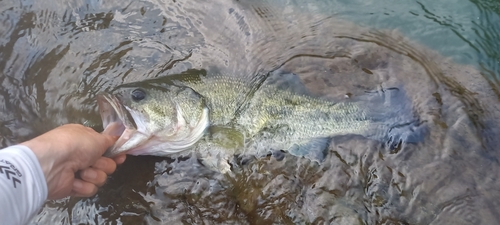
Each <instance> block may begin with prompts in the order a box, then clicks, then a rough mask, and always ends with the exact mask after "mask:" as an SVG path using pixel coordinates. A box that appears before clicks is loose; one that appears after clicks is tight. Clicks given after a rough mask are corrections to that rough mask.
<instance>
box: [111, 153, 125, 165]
mask: <svg viewBox="0 0 500 225" xmlns="http://www.w3.org/2000/svg"><path fill="white" fill-rule="evenodd" d="M125 159H127V155H125V154H124V155H119V156H116V157H114V158H113V160H115V162H116V164H122V163H124V162H125Z"/></svg>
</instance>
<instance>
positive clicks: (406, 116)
mask: <svg viewBox="0 0 500 225" xmlns="http://www.w3.org/2000/svg"><path fill="white" fill-rule="evenodd" d="M356 101H357V102H360V106H363V107H366V115H367V117H368V119H369V120H371V121H372V122H373V123H372V127H371V128H370V129H369V132H368V134H367V135H365V136H366V137H368V138H371V139H375V140H379V141H381V142H383V143H384V144H385V145H386V146H387V147H388V148H390V149H395V148H398V147H399V146H400V145H402V144H406V143H419V142H421V141H423V139H424V138H425V136H426V134H427V132H428V131H427V127H426V126H425V123H424V121H421V120H420V118H419V117H418V115H416V113H415V112H414V110H413V105H412V102H411V101H410V99H409V98H408V97H407V96H406V93H405V92H404V90H403V89H401V88H388V89H383V90H377V91H372V92H367V94H366V95H363V96H360V97H358V98H357V99H356ZM361 104H362V105H361Z"/></svg>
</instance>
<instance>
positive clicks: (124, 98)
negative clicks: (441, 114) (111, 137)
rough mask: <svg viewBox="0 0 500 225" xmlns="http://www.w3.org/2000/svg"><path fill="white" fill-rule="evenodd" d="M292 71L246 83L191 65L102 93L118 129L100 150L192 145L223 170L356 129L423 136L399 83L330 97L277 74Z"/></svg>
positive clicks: (385, 137) (106, 117)
mask: <svg viewBox="0 0 500 225" xmlns="http://www.w3.org/2000/svg"><path fill="white" fill-rule="evenodd" d="M290 77H292V78H290ZM280 79H281V80H280ZM290 79H291V80H294V79H296V80H298V78H296V76H295V75H293V74H291V75H290V74H289V75H287V76H283V75H280V77H278V79H276V78H274V79H267V80H264V82H256V83H254V84H253V85H249V84H248V82H243V81H241V80H239V79H237V78H232V77H224V76H207V75H206V74H205V73H198V72H196V73H193V72H192V71H191V72H187V73H184V74H179V75H176V76H169V77H166V78H161V79H155V80H150V81H144V82H138V83H133V84H125V85H121V86H119V87H117V88H116V89H115V90H113V91H112V93H101V94H100V95H99V96H98V105H99V111H100V114H101V117H102V120H103V126H104V127H105V128H106V127H107V126H110V125H111V124H113V125H114V126H118V127H120V129H119V132H118V133H119V134H121V136H120V138H119V139H118V141H117V142H116V144H115V145H114V146H113V147H111V148H110V149H109V150H108V151H107V153H106V155H107V156H115V155H118V154H131V155H155V156H168V155H173V154H182V153H186V152H191V151H187V150H193V151H194V152H196V154H197V155H198V157H199V158H200V159H201V160H202V162H203V164H204V165H205V166H207V167H209V168H211V169H214V170H217V171H220V172H222V173H225V172H228V171H229V170H230V162H231V159H232V158H233V157H234V155H241V154H251V155H264V154H268V153H269V152H272V151H280V150H284V151H287V152H289V153H290V154H292V155H296V156H304V157H307V158H309V159H312V160H316V161H319V162H321V160H322V159H323V158H324V156H325V154H326V150H327V148H328V144H329V139H330V138H331V137H333V136H338V135H347V134H356V135H362V136H364V137H367V138H370V139H374V140H378V141H381V142H383V143H385V144H386V145H387V146H388V147H391V146H393V145H398V144H402V143H403V144H404V143H407V142H418V141H419V140H420V139H421V138H422V137H421V136H422V134H421V132H415V130H416V128H418V127H419V125H420V122H419V121H418V118H416V117H415V116H414V115H413V113H412V109H411V106H410V104H409V103H408V102H409V100H408V99H406V96H405V95H404V93H403V91H401V90H400V89H398V88H393V89H385V90H381V91H374V92H371V93H367V94H366V96H361V97H359V98H357V99H351V100H346V101H343V102H333V101H327V100H323V99H320V98H315V97H312V96H309V95H306V94H305V91H303V89H302V87H301V86H300V84H299V85H296V83H297V82H294V81H292V83H295V84H293V85H289V83H290V82H288V83H286V82H282V81H283V80H284V81H287V80H290ZM298 82H299V83H300V81H298ZM296 87H301V88H296Z"/></svg>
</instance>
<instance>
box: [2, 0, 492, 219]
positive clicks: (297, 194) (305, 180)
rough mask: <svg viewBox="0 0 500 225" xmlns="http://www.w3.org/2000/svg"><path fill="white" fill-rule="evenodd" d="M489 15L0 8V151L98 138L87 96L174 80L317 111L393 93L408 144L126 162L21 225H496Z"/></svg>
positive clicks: (432, 10)
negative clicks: (271, 83) (220, 168)
mask: <svg viewBox="0 0 500 225" xmlns="http://www.w3.org/2000/svg"><path fill="white" fill-rule="evenodd" d="M499 4H500V3H499V2H498V1H463V0H461V1H458V0H457V1H453V2H447V3H446V4H445V3H438V2H433V1H418V2H417V1H415V2H411V3H408V4H406V3H404V4H403V3H399V2H397V1H389V0H387V1H383V2H380V1H308V2H307V3H304V2H301V1H273V2H256V1H238V2H236V1H233V2H230V1H211V2H210V3H206V2H205V1H154V0H149V1H129V2H126V1H95V0H88V1H69V2H68V1H57V0H48V1H43V2H42V1H36V2H35V1H21V2H18V1H1V2H0V10H1V11H0V21H1V23H0V24H1V25H0V35H1V36H0V71H1V73H2V76H0V82H1V88H0V98H1V99H2V101H1V102H2V104H0V110H1V112H2V113H1V115H0V140H1V141H2V146H8V145H12V144H15V143H18V142H20V141H23V140H26V139H28V138H31V137H34V136H36V135H38V134H41V133H42V132H44V131H47V130H49V129H52V128H54V127H56V126H58V125H61V124H64V123H68V122H74V123H83V124H85V125H88V126H91V127H94V128H95V129H96V130H101V129H102V127H100V123H101V121H100V119H99V115H98V114H97V111H96V102H95V95H96V93H98V92H100V91H106V90H110V89H112V88H113V87H116V86H117V85H119V84H123V83H129V82H135V81H141V80H145V79H149V78H155V77H162V76H168V75H172V74H177V73H180V72H183V71H186V70H188V69H204V70H206V71H207V72H208V73H211V74H222V75H225V76H236V77H239V78H241V79H243V80H248V81H249V82H251V81H253V80H254V79H255V78H260V77H266V76H267V75H268V74H269V73H270V72H272V71H277V70H278V71H286V72H291V73H295V74H297V75H298V76H299V77H300V79H301V81H302V83H303V84H305V86H306V87H307V88H308V90H309V91H310V92H311V94H312V95H315V96H317V97H320V98H325V99H329V100H333V101H337V100H339V101H340V100H342V99H345V98H346V97H357V96H362V95H363V94H365V93H366V91H371V90H383V89H384V88H390V87H402V88H404V90H405V92H406V93H407V95H408V96H409V100H408V101H409V103H410V104H411V105H412V106H413V109H414V112H415V113H416V114H417V115H418V116H419V118H420V119H421V121H423V123H425V126H427V127H428V128H429V133H428V134H427V136H426V138H425V140H424V141H423V142H421V143H418V144H409V145H404V146H403V147H402V148H397V149H394V150H388V149H386V148H383V147H382V145H381V143H378V142H377V141H373V140H370V139H366V138H363V137H360V136H353V135H351V136H350V135H346V136H341V137H335V138H334V139H333V140H332V142H331V143H330V147H329V154H328V155H327V158H326V159H325V161H324V162H323V163H321V164H317V163H315V162H311V161H310V160H307V159H304V158H298V157H293V156H291V155H287V154H285V158H284V160H282V161H278V160H276V159H275V158H273V157H265V158H259V159H255V160H251V161H250V162H249V163H248V164H245V165H241V167H239V169H238V170H236V171H234V173H232V174H230V175H221V174H218V173H215V172H212V171H210V170H207V169H206V168H204V167H203V166H202V165H200V164H199V163H198V161H197V160H196V159H195V158H193V157H184V158H159V157H129V158H128V159H127V162H126V163H125V164H124V165H122V166H120V167H119V168H118V170H117V172H116V173H115V174H114V175H113V176H112V177H111V178H110V180H109V182H108V183H107V184H106V185H105V186H104V187H103V188H102V189H101V190H100V191H99V193H98V194H97V195H96V196H95V197H92V198H83V199H82V198H67V199H64V200H60V201H50V202H48V203H47V204H46V206H45V207H44V208H43V209H42V210H41V212H40V214H39V215H38V216H37V217H36V218H35V219H34V220H33V222H32V224H54V223H56V224H58V223H60V224H173V223H175V224H176V223H181V222H182V223H185V224H202V223H205V224H221V223H225V224H496V223H498V221H499V219H500V218H499V217H498V214H497V213H496V212H498V211H499V210H500V201H499V200H498V199H500V198H499V197H500V191H499V190H498V187H499V186H500V181H499V179H498V175H497V171H499V169H500V168H499V164H498V159H499V152H498V149H497V146H499V145H498V144H499V143H498V140H497V139H498V138H497V136H498V134H499V129H498V128H499V126H498V121H500V120H499V117H500V112H499V110H498V105H499V104H498V103H499V102H498V101H499V100H498V99H499V96H500V95H499V93H500V92H499V91H498V87H499V85H498V83H497V81H498V78H499V77H498V76H499V66H498V65H499V58H500V57H499V54H498V51H499V49H500V48H499V46H498V41H497V40H498V33H499V31H500V28H499V27H498V24H500V23H498V21H499ZM394 29H397V31H396V30H394ZM448 57H449V58H448Z"/></svg>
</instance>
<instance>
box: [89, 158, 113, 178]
mask: <svg viewBox="0 0 500 225" xmlns="http://www.w3.org/2000/svg"><path fill="white" fill-rule="evenodd" d="M92 168H94V169H98V170H102V171H104V173H106V174H107V175H110V174H112V173H113V172H115V170H116V162H115V161H114V160H113V159H110V158H106V157H101V158H99V159H97V161H96V162H95V163H94V164H93V165H92Z"/></svg>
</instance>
